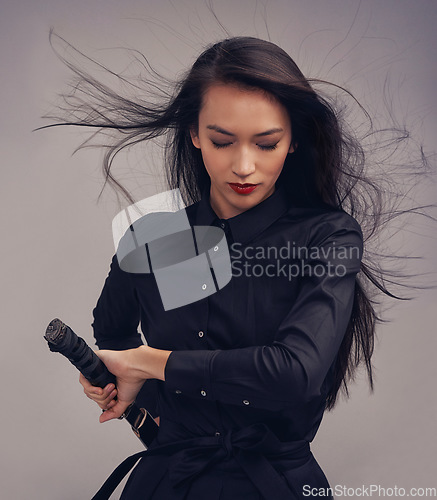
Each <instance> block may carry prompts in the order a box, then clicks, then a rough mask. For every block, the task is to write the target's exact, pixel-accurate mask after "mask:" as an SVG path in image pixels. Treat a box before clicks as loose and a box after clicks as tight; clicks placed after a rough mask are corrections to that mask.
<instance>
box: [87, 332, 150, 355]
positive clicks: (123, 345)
mask: <svg viewBox="0 0 437 500" xmlns="http://www.w3.org/2000/svg"><path fill="white" fill-rule="evenodd" d="M95 336H96V338H97V339H98V337H99V335H98V334H96V335H95ZM96 345H97V347H98V348H99V349H111V350H112V351H124V350H126V349H136V348H137V347H140V345H143V342H142V340H141V337H140V335H138V334H137V335H132V336H131V337H121V338H120V337H117V338H113V339H105V340H103V339H102V340H100V339H98V340H96Z"/></svg>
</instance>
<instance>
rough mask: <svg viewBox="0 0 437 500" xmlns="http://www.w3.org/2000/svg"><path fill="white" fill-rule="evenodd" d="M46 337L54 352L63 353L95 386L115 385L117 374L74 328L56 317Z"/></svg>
mask: <svg viewBox="0 0 437 500" xmlns="http://www.w3.org/2000/svg"><path fill="white" fill-rule="evenodd" d="M44 338H45V339H46V340H47V342H48V345H49V348H50V350H51V351H53V352H59V353H61V354H63V355H64V356H65V357H66V358H68V360H69V361H70V362H71V363H72V364H73V365H74V366H75V367H76V368H77V369H78V370H79V371H80V372H81V373H82V374H83V376H84V377H85V378H86V379H87V380H88V381H89V382H91V384H93V385H94V386H97V387H101V388H102V389H103V388H104V387H106V386H107V385H108V384H110V383H112V384H114V385H115V381H116V379H115V376H114V375H113V374H112V373H111V372H110V371H109V370H108V369H107V368H106V366H105V364H104V363H103V361H102V360H101V359H100V358H99V357H98V356H97V355H96V353H95V352H94V351H93V350H92V349H91V348H90V347H89V346H88V344H87V343H86V342H85V340H84V339H83V338H81V337H78V336H77V335H76V334H75V333H74V332H73V330H72V329H71V328H70V327H69V326H67V325H66V324H65V323H63V322H62V321H61V320H60V319H58V318H56V319H54V320H52V321H50V323H49V326H48V327H47V330H46V334H45V335H44Z"/></svg>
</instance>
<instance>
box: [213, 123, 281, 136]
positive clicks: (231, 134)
mask: <svg viewBox="0 0 437 500" xmlns="http://www.w3.org/2000/svg"><path fill="white" fill-rule="evenodd" d="M206 128H207V129H209V130H215V131H216V132H218V133H219V134H223V135H230V136H235V134H233V133H232V132H228V131H227V130H225V129H223V128H221V127H218V126H217V125H207V127H206ZM283 131H284V129H282V128H271V129H269V130H266V131H265V132H260V133H259V134H255V137H264V136H266V135H272V134H276V133H278V132H283Z"/></svg>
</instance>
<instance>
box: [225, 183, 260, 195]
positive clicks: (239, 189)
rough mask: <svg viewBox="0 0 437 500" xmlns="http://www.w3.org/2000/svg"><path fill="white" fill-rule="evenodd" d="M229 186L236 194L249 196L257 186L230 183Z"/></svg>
mask: <svg viewBox="0 0 437 500" xmlns="http://www.w3.org/2000/svg"><path fill="white" fill-rule="evenodd" d="M229 186H230V187H231V188H232V189H233V190H234V191H235V192H236V193H238V194H249V193H251V192H252V191H253V190H254V189H255V188H256V187H257V186H258V184H240V183H236V182H230V183H229Z"/></svg>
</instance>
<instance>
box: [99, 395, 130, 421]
mask: <svg viewBox="0 0 437 500" xmlns="http://www.w3.org/2000/svg"><path fill="white" fill-rule="evenodd" d="M129 404H130V403H127V402H125V401H117V402H116V403H115V405H114V406H113V407H112V408H110V409H109V410H103V411H102V414H101V415H100V417H99V422H100V423H101V424H103V423H104V422H108V421H109V420H113V419H114V418H120V417H121V416H122V415H123V413H124V412H125V411H126V409H127V407H128V406H129Z"/></svg>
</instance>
